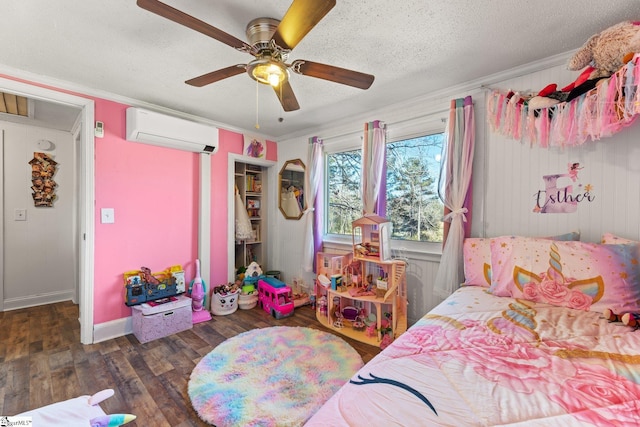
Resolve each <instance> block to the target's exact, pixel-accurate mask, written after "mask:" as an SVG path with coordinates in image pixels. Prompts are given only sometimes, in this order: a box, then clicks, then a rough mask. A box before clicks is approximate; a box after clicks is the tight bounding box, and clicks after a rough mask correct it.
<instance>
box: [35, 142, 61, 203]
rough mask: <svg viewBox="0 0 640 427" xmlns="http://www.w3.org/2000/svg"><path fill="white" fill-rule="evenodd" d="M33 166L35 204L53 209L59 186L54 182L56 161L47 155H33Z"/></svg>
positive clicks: (36, 153)
mask: <svg viewBox="0 0 640 427" xmlns="http://www.w3.org/2000/svg"><path fill="white" fill-rule="evenodd" d="M29 164H30V165H31V190H33V193H32V196H33V204H34V205H35V206H36V207H52V206H53V201H54V200H55V199H56V194H55V191H56V187H57V186H58V184H57V183H56V182H55V181H54V180H53V176H54V175H55V174H56V165H57V164H58V163H57V162H56V161H55V160H53V159H52V158H51V157H49V155H48V154H46V153H38V152H35V153H33V159H31V160H30V161H29Z"/></svg>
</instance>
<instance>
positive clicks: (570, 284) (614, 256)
mask: <svg viewBox="0 0 640 427" xmlns="http://www.w3.org/2000/svg"><path fill="white" fill-rule="evenodd" d="M638 261H639V260H638V245H637V244H619V245H601V244H597V243H585V242H577V241H551V240H546V239H534V238H524V237H500V238H496V239H492V240H491V266H492V272H493V274H492V283H491V287H490V288H489V290H488V292H489V293H492V294H494V295H497V296H509V297H513V298H522V299H526V300H530V301H536V302H542V303H548V304H552V305H557V306H563V307H569V308H574V309H579V310H587V311H597V312H600V313H602V312H603V311H604V310H605V309H607V308H609V309H611V310H613V311H614V312H615V313H624V312H629V311H633V312H638V311H640V265H639V262H638Z"/></svg>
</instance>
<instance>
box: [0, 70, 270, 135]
mask: <svg viewBox="0 0 640 427" xmlns="http://www.w3.org/2000/svg"><path fill="white" fill-rule="evenodd" d="M0 74H6V75H9V76H14V77H18V76H19V77H20V78H21V79H24V80H31V81H33V82H38V83H41V84H45V85H48V86H52V87H56V88H58V89H62V90H68V91H70V92H76V93H82V94H84V95H86V96H91V97H95V98H102V99H106V100H109V101H113V102H118V103H120V104H125V105H129V106H131V107H141V108H147V109H149V110H153V111H156V112H159V113H166V114H169V115H171V116H175V117H182V118H185V119H188V120H191V121H194V122H199V123H205V124H209V125H213V126H215V127H217V128H219V129H226V130H229V131H232V132H236V133H241V134H244V133H251V134H252V135H255V136H259V137H263V138H264V139H268V140H270V141H275V140H276V139H277V138H275V137H274V136H273V135H266V134H261V133H260V132H259V131H256V129H241V128H237V127H235V126H230V125H228V124H226V123H220V122H217V121H215V120H209V119H206V118H204V117H200V116H195V115H193V114H188V113H185V112H184V111H178V110H172V109H171V108H167V107H162V106H159V105H156V104H151V103H148V102H144V101H140V100H138V99H133V98H129V97H126V96H122V95H118V94H115V93H111V92H107V91H104V90H99V89H95V88H92V87H88V86H83V85H79V84H77V83H73V82H69V81H66V80H60V79H56V78H53V77H49V76H43V75H40V74H34V73H32V72H29V71H26V70H21V69H18V68H14V67H10V66H8V65H4V64H0ZM0 78H1V77H0ZM91 128H92V129H93V122H92V126H91Z"/></svg>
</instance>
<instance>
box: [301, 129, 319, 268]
mask: <svg viewBox="0 0 640 427" xmlns="http://www.w3.org/2000/svg"><path fill="white" fill-rule="evenodd" d="M323 180H324V147H323V145H322V140H321V139H319V138H318V137H316V136H314V137H312V138H309V156H308V161H307V173H306V182H305V184H304V186H305V195H306V197H307V210H306V211H305V212H304V216H305V233H304V247H303V257H302V268H303V269H304V271H306V272H312V271H314V261H315V258H316V253H317V252H319V251H320V250H321V249H322V223H323V221H322V217H323V209H322V207H323V202H322V192H321V190H320V187H321V185H322V182H323Z"/></svg>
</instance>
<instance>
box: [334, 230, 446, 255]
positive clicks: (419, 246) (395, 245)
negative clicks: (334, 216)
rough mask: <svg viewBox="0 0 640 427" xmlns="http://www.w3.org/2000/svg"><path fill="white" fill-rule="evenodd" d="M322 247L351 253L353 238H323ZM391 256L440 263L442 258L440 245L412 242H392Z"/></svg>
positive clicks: (341, 236)
mask: <svg viewBox="0 0 640 427" xmlns="http://www.w3.org/2000/svg"><path fill="white" fill-rule="evenodd" d="M323 245H324V246H325V247H326V248H327V250H329V249H333V250H336V251H344V252H351V251H352V245H353V238H352V237H351V236H343V235H337V234H327V235H324V236H323ZM391 254H392V256H393V258H400V259H402V258H408V259H416V260H424V261H431V262H440V258H441V257H442V243H439V242H438V243H430V242H412V241H407V240H392V241H391Z"/></svg>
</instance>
